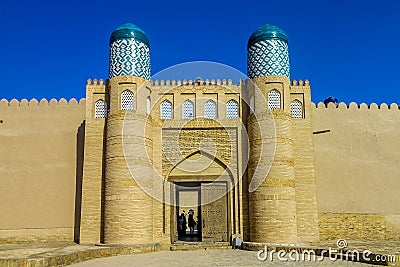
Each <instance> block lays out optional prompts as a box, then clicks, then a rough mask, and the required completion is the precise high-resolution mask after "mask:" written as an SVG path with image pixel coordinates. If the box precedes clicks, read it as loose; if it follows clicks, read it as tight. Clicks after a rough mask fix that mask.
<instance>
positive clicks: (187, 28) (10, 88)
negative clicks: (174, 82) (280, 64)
mask: <svg viewBox="0 0 400 267" xmlns="http://www.w3.org/2000/svg"><path fill="white" fill-rule="evenodd" d="M126 22H132V23H134V24H136V25H138V26H139V27H140V28H142V29H143V30H144V31H145V32H146V33H147V35H148V37H149V39H150V42H151V62H152V74H155V73H157V72H159V71H161V70H162V69H164V68H167V67H169V66H171V65H175V64H178V63H183V62H188V61H194V60H205V61H215V62H219V63H223V64H226V65H229V66H231V67H233V68H236V69H238V70H240V71H242V72H244V73H246V57H247V54H246V45H247V40H248V37H249V36H250V34H251V33H252V32H253V31H254V30H256V29H257V28H258V27H260V26H262V25H263V24H266V23H269V24H275V25H277V26H279V27H281V28H282V29H284V30H285V31H286V33H287V35H288V37H289V49H290V60H291V78H292V79H297V80H299V79H303V80H304V79H309V80H310V83H311V89H312V99H313V101H314V102H318V101H323V100H324V99H325V98H326V97H328V96H330V95H333V96H335V97H337V98H338V99H339V101H344V102H346V103H348V102H351V101H355V102H357V103H361V102H366V103H371V102H376V103H378V104H379V103H381V102H386V103H392V102H395V103H400V88H399V86H400V85H399V81H398V77H399V72H400V68H399V65H398V64H399V62H400V1H396V0H393V1H386V0H380V1H351V0H347V1H345V0H335V1H333V0H332V1H327V0H322V1H316V0H312V1H311V0H309V1H295V0H293V1H277V0H275V1H267V0H260V1H250V0H248V1H244V0H242V1H215V0H214V1H209V0H202V1H187V0H186V1H152V0H146V1H134V0H127V1H122V0H113V1H102V0H97V1H84V0H81V1H76V0H71V1H65V2H64V1H48V0H42V1H32V2H29V1H7V0H6V1H3V2H2V4H1V6H0V28H1V30H2V32H1V36H2V37H1V39H2V40H1V42H0V51H1V64H0V66H1V69H0V78H1V85H0V86H1V93H0V99H1V98H6V99H9V100H10V99H12V98H17V99H22V98H28V99H30V98H37V99H40V98H43V97H44V98H47V99H51V98H57V99H59V98H61V97H64V98H67V99H69V98H72V97H75V98H81V97H84V95H85V85H86V80H87V79H88V78H104V79H105V78H107V74H108V54H109V50H108V49H109V47H108V45H109V44H108V41H109V35H110V34H111V32H112V31H113V30H114V29H115V28H116V27H118V26H119V25H120V24H123V23H126ZM215 76H217V75H215ZM183 78H188V79H190V78H193V77H183ZM202 78H230V77H202ZM234 82H236V81H234Z"/></svg>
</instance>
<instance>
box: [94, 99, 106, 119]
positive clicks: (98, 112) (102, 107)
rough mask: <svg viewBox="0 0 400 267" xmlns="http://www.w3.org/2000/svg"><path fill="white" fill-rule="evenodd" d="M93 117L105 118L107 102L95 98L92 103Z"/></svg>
mask: <svg viewBox="0 0 400 267" xmlns="http://www.w3.org/2000/svg"><path fill="white" fill-rule="evenodd" d="M94 117H95V118H96V119H97V118H100V119H101V118H107V103H106V102H105V101H104V100H97V101H96V103H95V104H94Z"/></svg>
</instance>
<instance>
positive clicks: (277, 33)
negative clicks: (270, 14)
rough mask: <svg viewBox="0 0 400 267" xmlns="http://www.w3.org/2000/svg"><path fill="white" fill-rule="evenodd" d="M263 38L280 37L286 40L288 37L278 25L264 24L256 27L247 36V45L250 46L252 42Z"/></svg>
mask: <svg viewBox="0 0 400 267" xmlns="http://www.w3.org/2000/svg"><path fill="white" fill-rule="evenodd" d="M265 39H281V40H282V41H285V42H287V41H288V38H287V35H286V33H285V32H284V31H283V30H282V29H281V28H279V27H277V26H275V25H271V24H265V25H264V26H262V27H260V28H258V29H257V30H256V31H255V32H253V34H252V35H251V36H250V38H249V42H248V43H247V47H250V46H251V45H253V44H254V43H257V42H258V41H260V40H265Z"/></svg>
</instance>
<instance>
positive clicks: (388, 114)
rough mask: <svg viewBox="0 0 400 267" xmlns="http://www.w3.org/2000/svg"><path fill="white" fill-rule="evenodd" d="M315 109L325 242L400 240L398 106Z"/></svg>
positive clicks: (320, 201)
mask: <svg viewBox="0 0 400 267" xmlns="http://www.w3.org/2000/svg"><path fill="white" fill-rule="evenodd" d="M312 107H313V108H312V116H313V129H314V131H315V132H318V131H324V130H330V132H326V133H321V134H314V144H315V163H316V164H315V166H316V168H315V170H316V175H317V196H318V211H319V225H320V235H321V239H335V238H338V237H340V236H342V237H348V238H349V239H363V240H381V239H392V240H399V238H400V205H399V203H400V194H399V192H400V191H399V190H400V179H399V177H400V167H399V161H400V157H399V156H400V152H399V145H400V131H399V128H398V127H399V126H398V125H399V122H400V110H399V107H398V105H397V104H391V105H390V106H388V105H387V104H381V105H380V106H378V105H376V104H375V103H372V104H370V105H369V106H367V105H366V104H364V103H363V104H360V105H357V104H356V103H350V104H349V105H346V104H344V103H340V104H339V106H338V107H337V108H336V107H335V106H334V105H333V104H329V105H328V107H325V105H324V104H323V103H319V104H318V105H317V106H315V105H312Z"/></svg>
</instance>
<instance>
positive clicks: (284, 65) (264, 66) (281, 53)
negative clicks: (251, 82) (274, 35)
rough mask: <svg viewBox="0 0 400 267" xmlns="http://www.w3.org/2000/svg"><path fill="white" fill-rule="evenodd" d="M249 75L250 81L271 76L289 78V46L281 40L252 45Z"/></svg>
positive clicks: (248, 62)
mask: <svg viewBox="0 0 400 267" xmlns="http://www.w3.org/2000/svg"><path fill="white" fill-rule="evenodd" d="M247 73H248V76H249V78H250V79H253V78H256V77H260V76H269V75H280V76H285V77H289V76H290V64H289V49H288V44H287V43H286V42H285V41H282V40H279V39H271V40H263V41H260V42H257V43H255V44H253V45H251V46H250V47H249V48H248V53H247Z"/></svg>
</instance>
